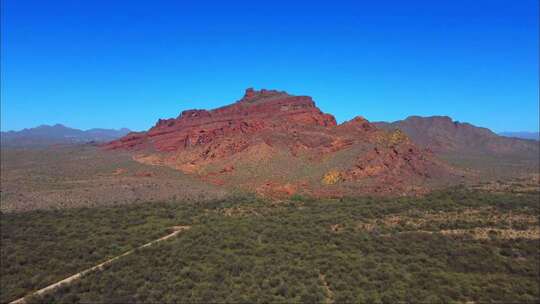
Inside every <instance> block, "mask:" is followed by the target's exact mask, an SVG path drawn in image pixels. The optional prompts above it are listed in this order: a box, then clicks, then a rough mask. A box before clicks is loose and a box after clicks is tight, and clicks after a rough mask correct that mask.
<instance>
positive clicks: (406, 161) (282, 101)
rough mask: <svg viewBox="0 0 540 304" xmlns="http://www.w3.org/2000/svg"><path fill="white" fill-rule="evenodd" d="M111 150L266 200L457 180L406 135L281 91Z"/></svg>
mask: <svg viewBox="0 0 540 304" xmlns="http://www.w3.org/2000/svg"><path fill="white" fill-rule="evenodd" d="M105 148H106V149H110V150H115V149H123V150H132V151H136V155H135V157H134V159H136V160H138V161H140V162H144V163H148V164H155V165H166V166H171V167H174V168H176V169H179V170H182V171H184V172H186V173H190V174H196V175H198V176H200V177H201V178H203V179H205V180H208V181H209V182H212V183H215V184H220V185H221V184H225V185H227V184H231V185H235V186H242V187H246V188H250V189H253V190H255V191H260V192H261V193H263V194H268V193H272V192H275V193H280V194H287V195H290V194H291V192H310V193H315V192H317V191H319V190H321V191H322V192H320V191H319V192H318V193H323V192H324V191H326V190H328V192H327V193H332V196H335V195H339V194H347V195H350V194H357V193H364V192H374V191H372V190H373V189H375V188H374V187H377V189H379V188H380V185H379V186H377V185H376V184H377V183H379V184H380V183H386V182H389V183H391V184H392V185H391V186H389V187H385V188H384V189H386V190H380V189H379V190H377V191H379V192H385V193H398V192H399V193H403V191H405V189H416V188H418V187H416V188H415V187H412V186H413V185H422V186H425V185H426V184H427V183H426V181H428V180H429V179H430V178H431V176H433V175H437V176H446V177H449V176H452V173H450V171H449V170H447V168H446V167H445V166H444V165H442V164H441V163H440V162H438V161H437V160H436V159H435V158H434V157H433V155H432V154H431V153H430V152H429V151H426V150H424V149H421V148H418V147H417V146H415V145H414V144H413V143H412V142H411V141H410V140H409V139H408V137H407V136H406V135H405V134H403V133H402V132H387V131H383V130H381V129H378V128H377V127H376V126H375V125H373V124H372V123H370V122H369V121H367V120H366V119H365V118H363V117H360V116H359V117H356V118H354V119H352V120H351V121H348V122H345V123H343V124H341V125H337V123H336V120H335V118H334V117H333V116H332V115H330V114H326V113H323V112H322V111H321V110H320V109H319V108H317V106H316V105H315V103H314V101H313V100H312V99H311V97H308V96H293V95H290V94H288V93H286V92H282V91H276V90H260V91H257V90H254V89H251V88H250V89H247V90H246V91H245V94H244V96H243V97H242V98H241V99H240V100H238V101H236V102H235V103H233V104H231V105H228V106H224V107H221V108H218V109H214V110H199V109H195V110H187V111H183V112H182V113H181V114H180V115H179V116H178V117H177V118H171V119H160V120H158V122H157V123H156V124H155V126H154V127H152V128H151V129H150V130H148V131H147V132H140V133H130V134H129V135H127V136H125V137H123V138H121V139H119V140H116V141H113V142H110V143H108V144H107V145H106V146H105ZM328 172H332V174H330V175H329V173H328ZM321 187H322V188H321ZM325 187H328V189H326V188H325ZM319 188H321V189H319ZM284 189H285V190H286V191H285V190H284ZM325 189H326V190H325ZM351 189H352V190H351ZM315 190H316V191H315ZM347 191H349V192H347ZM351 191H352V192H351ZM377 191H375V192H377Z"/></svg>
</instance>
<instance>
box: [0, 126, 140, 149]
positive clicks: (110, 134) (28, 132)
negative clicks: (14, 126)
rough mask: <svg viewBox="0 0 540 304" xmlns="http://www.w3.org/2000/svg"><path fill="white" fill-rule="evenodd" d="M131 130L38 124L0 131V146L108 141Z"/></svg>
mask: <svg viewBox="0 0 540 304" xmlns="http://www.w3.org/2000/svg"><path fill="white" fill-rule="evenodd" d="M130 132H131V131H130V130H129V129H127V128H121V129H105V128H92V129H88V130H80V129H75V128H71V127H67V126H65V125H63V124H54V125H39V126H37V127H34V128H25V129H22V130H20V131H13V130H12V131H7V132H4V131H2V132H0V136H1V142H2V146H6V147H43V146H50V145H57V144H74V143H85V142H108V141H111V140H114V139H116V138H119V137H122V136H125V135H126V134H129V133H130Z"/></svg>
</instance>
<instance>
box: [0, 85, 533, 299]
mask: <svg viewBox="0 0 540 304" xmlns="http://www.w3.org/2000/svg"><path fill="white" fill-rule="evenodd" d="M57 128H58V126H57ZM29 132H30V131H26V133H25V134H34V133H32V132H30V133H29ZM70 132H72V131H70ZM23 135H24V134H23ZM10 136H12V137H13V136H15V135H14V134H11V135H10ZM20 136H22V135H20ZM25 136H27V137H28V136H30V135H25ZM31 136H38V135H35V134H34V135H31ZM57 137H58V136H57ZM60 137H61V136H60ZM42 138H43V137H42ZM42 141H44V142H45V144H40V145H36V144H35V143H41V142H42ZM42 141H40V140H37V139H35V138H32V137H30V139H29V140H28V141H27V142H28V143H32V144H26V145H25V144H23V143H25V141H23V140H20V141H16V142H18V143H20V144H19V145H16V144H12V145H6V146H4V145H2V151H1V152H2V162H1V164H2V174H1V178H2V179H1V182H2V189H1V190H2V192H1V200H2V204H1V211H2V255H1V258H2V276H1V277H2V298H1V301H2V302H5V303H7V302H11V301H14V300H17V299H20V301H19V302H18V303H21V302H26V303H41V302H47V303H48V302H60V303H67V302H81V303H89V302H92V303H93V302H114V303H126V302H167V303H169V302H244V301H247V302H251V301H259V300H261V299H262V300H263V301H267V302H275V301H292V302H297V301H300V302H308V303H312V302H325V303H333V302H349V301H360V302H362V301H365V302H368V303H371V302H383V303H393V302H396V301H410V300H412V299H423V300H425V301H430V302H431V301H434V302H437V301H439V302H448V301H458V302H464V303H465V302H484V301H506V300H512V299H519V300H520V301H524V302H528V301H533V300H534V299H537V297H538V295H539V289H538V284H537V283H538V281H539V273H538V266H539V260H538V254H539V251H538V242H539V239H540V229H539V227H538V224H539V223H538V212H539V207H540V206H539V205H538V200H539V198H540V197H539V195H540V192H539V175H538V168H539V167H538V166H539V148H540V144H539V142H538V141H536V140H528V139H518V138H510V137H504V136H499V135H496V134H495V133H493V132H491V131H490V130H488V129H485V128H479V127H476V126H473V125H471V124H467V123H460V122H455V121H452V119H451V118H449V117H443V116H435V117H418V116H413V117H409V118H407V119H405V120H402V121H397V122H392V123H385V122H370V121H368V120H367V119H365V118H363V117H362V116H357V117H356V118H354V119H352V120H350V121H346V122H344V123H341V124H338V123H337V122H336V119H335V118H334V117H333V116H332V115H330V114H326V113H323V112H322V111H321V110H320V109H319V108H317V106H316V104H315V102H314V101H313V100H312V98H310V97H308V96H294V95H290V94H288V93H286V92H283V91H276V90H264V89H262V90H254V89H251V88H250V89H247V90H246V91H245V93H244V95H243V96H242V97H241V98H240V99H239V100H237V101H235V102H233V103H232V104H230V105H226V106H223V107H220V108H217V109H214V110H186V111H183V112H181V113H180V114H179V115H178V117H177V118H170V119H159V120H158V121H157V123H156V124H155V126H154V127H152V128H151V129H150V130H148V131H146V132H131V133H129V134H125V133H124V134H116V139H112V140H111V139H110V138H105V139H103V140H98V141H95V140H89V141H86V142H79V141H73V138H70V141H69V142H59V141H58V140H57V139H55V140H51V139H49V141H50V144H46V139H42ZM173 227H187V228H189V229H184V228H182V230H178V231H177V232H174V231H176V230H174V229H173ZM171 229H173V230H171ZM167 231H169V232H167ZM171 231H173V232H174V233H173V235H172V236H171V238H166V239H164V240H163V241H160V242H159V244H158V243H157V242H155V240H158V239H160V237H164V236H166V235H167V233H170V232H171ZM148 242H150V243H149V245H148V246H144V247H142V248H138V247H139V246H142V245H143V244H145V243H148ZM413 244H414V245H413ZM133 249H134V251H130V250H133ZM40 252H47V254H46V255H42V254H39V253H40ZM116 256H119V257H118V258H117V259H113V260H111V261H110V262H105V264H103V265H102V266H99V267H97V266H96V267H94V268H91V267H92V266H94V265H98V264H99V263H100V262H104V261H107V260H108V259H111V258H114V257H116ZM85 269H88V271H86V272H84V275H82V276H81V277H77V278H74V279H69V280H67V281H65V282H64V283H59V284H56V285H51V284H54V283H56V282H59V281H61V280H62V279H65V278H68V277H70V276H71V275H75V274H77V272H80V271H84V270H85ZM263 274H264V275H263ZM437 282H439V283H437ZM440 282H445V284H448V285H446V286H452V289H447V288H448V287H443V286H444V285H441V283H440ZM515 282H520V283H519V284H517V285H516V284H515ZM48 285H51V287H49V288H46V287H47V286H48ZM40 288H46V289H44V290H43V291H41V292H40V293H36V294H33V293H32V292H33V291H37V290H39V289H40ZM441 288H442V289H441ZM25 296H26V297H25ZM23 297H25V298H23Z"/></svg>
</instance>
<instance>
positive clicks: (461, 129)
mask: <svg viewBox="0 0 540 304" xmlns="http://www.w3.org/2000/svg"><path fill="white" fill-rule="evenodd" d="M374 124H375V125H376V126H377V127H379V128H383V129H386V130H395V129H400V130H402V131H403V132H405V133H406V134H407V135H408V136H409V137H410V138H411V140H412V141H413V142H415V143H416V144H418V145H420V146H423V147H427V148H430V149H431V150H433V151H434V152H436V153H448V152H454V153H463V154H491V155H516V156H518V155H521V156H534V155H536V156H537V155H538V151H539V143H538V142H535V141H532V140H525V139H519V138H510V137H504V136H499V135H497V134H496V133H494V132H492V131H491V130H489V129H487V128H481V127H477V126H474V125H472V124H469V123H462V122H457V121H453V120H452V119H451V118H450V117H448V116H431V117H420V116H410V117H408V118H406V119H405V120H399V121H395V122H392V123H387V122H375V123H374Z"/></svg>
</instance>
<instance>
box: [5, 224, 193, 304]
mask: <svg viewBox="0 0 540 304" xmlns="http://www.w3.org/2000/svg"><path fill="white" fill-rule="evenodd" d="M171 228H172V229H173V232H172V233H171V234H168V235H166V236H164V237H161V238H159V239H157V240H153V241H151V242H149V243H146V244H144V245H142V246H140V247H137V248H135V249H132V250H130V251H128V252H125V253H123V254H121V255H119V256H116V257H114V258H112V259H109V260H107V261H105V262H103V263H101V264H98V265H96V266H93V267H91V268H88V269H86V270H83V271H81V272H78V273H76V274H74V275H72V276H70V277H68V278H65V279H63V280H61V281H59V282H56V283H54V284H51V285H49V286H47V287H44V288H42V289H40V290H38V291H35V292H32V293H30V294H28V295H26V296H24V297H22V298H20V299H17V300H15V301H12V302H10V304H24V303H26V300H25V298H26V297H29V296H41V295H44V294H45V293H48V292H51V291H53V290H55V289H56V288H59V287H61V286H65V285H67V284H71V283H73V282H74V281H76V280H78V279H80V278H81V277H82V276H84V275H86V274H88V273H89V272H91V271H100V270H103V267H104V266H106V265H109V264H111V263H113V262H114V261H116V260H118V259H119V258H121V257H124V256H126V255H129V254H132V253H133V252H135V250H137V249H141V248H145V247H148V246H151V245H153V244H155V243H158V242H161V241H164V240H167V239H169V238H172V237H173V236H175V235H177V234H178V233H180V232H182V231H184V230H187V229H189V228H191V227H190V226H174V227H171Z"/></svg>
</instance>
